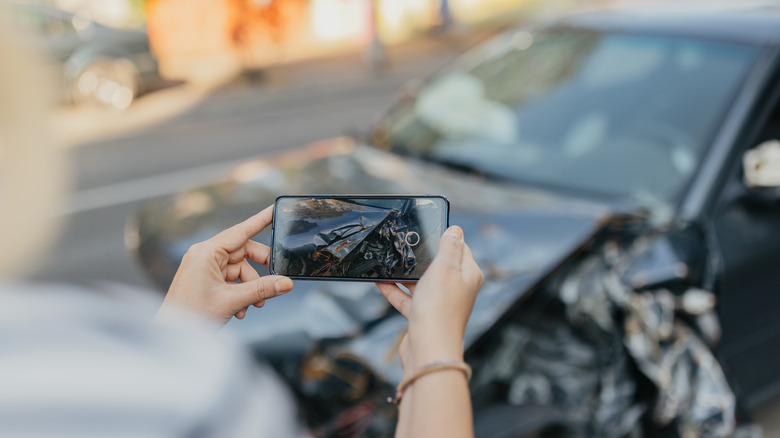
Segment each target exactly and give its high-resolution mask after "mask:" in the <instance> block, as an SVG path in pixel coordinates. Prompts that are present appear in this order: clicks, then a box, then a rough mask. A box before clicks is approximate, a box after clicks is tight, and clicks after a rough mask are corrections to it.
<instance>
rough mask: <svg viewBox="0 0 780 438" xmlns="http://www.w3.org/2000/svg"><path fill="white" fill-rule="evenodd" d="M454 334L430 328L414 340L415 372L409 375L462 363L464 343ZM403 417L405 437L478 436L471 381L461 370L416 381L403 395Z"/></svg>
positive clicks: (445, 372)
mask: <svg viewBox="0 0 780 438" xmlns="http://www.w3.org/2000/svg"><path fill="white" fill-rule="evenodd" d="M452 333H453V331H452V330H446V331H444V332H442V331H439V330H436V331H435V330H428V329H426V330H424V335H423V336H420V337H418V338H417V339H415V338H414V337H413V338H412V351H413V354H412V361H411V364H410V368H411V369H410V370H407V372H408V373H414V372H415V371H416V370H420V369H423V368H425V367H427V366H430V365H431V364H434V363H437V362H447V361H455V362H459V361H462V360H463V341H462V339H460V338H458V337H454V336H452ZM415 341H416V342H415ZM407 402H409V404H408V405H406V406H404V404H405V403H407ZM400 414H401V415H402V420H403V421H402V422H401V424H399V426H403V427H404V429H402V430H404V431H405V432H406V435H403V436H404V437H409V438H417V437H426V438H427V437H447V438H450V437H453V438H459V437H464V438H470V437H473V436H474V433H473V421H472V413H471V395H470V393H469V388H468V380H467V378H466V375H465V373H464V372H463V371H462V370H459V369H444V370H438V371H435V372H432V373H429V374H425V375H423V376H421V377H419V378H418V379H417V380H415V381H414V382H413V383H412V384H411V385H410V386H409V387H408V388H407V389H406V390H405V393H404V394H403V399H402V406H401V412H400ZM404 417H405V418H404Z"/></svg>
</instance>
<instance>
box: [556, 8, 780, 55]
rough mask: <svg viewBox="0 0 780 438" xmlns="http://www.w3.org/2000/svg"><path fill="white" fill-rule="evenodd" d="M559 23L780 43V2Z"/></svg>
mask: <svg viewBox="0 0 780 438" xmlns="http://www.w3.org/2000/svg"><path fill="white" fill-rule="evenodd" d="M557 24H558V25H563V26H568V27H577V28H586V29H592V30H597V31H630V32H632V33H653V34H663V35H675V36H687V37H693V38H702V39H714V40H722V41H728V42H734V43H746V44H754V45H776V44H780V3H778V2H777V1H775V2H768V1H748V0H745V1H733V0H732V1H730V2H702V3H700V2H696V3H692V4H687V3H684V2H682V3H681V2H676V1H669V2H668V3H662V4H653V5H643V6H628V7H617V8H612V9H602V10H595V11H589V12H582V13H578V14H574V15H571V16H568V17H566V18H563V19H561V20H559V21H558V22H557Z"/></svg>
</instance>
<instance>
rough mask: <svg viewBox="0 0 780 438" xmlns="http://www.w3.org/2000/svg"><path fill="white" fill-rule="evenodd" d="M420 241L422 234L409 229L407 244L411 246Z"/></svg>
mask: <svg viewBox="0 0 780 438" xmlns="http://www.w3.org/2000/svg"><path fill="white" fill-rule="evenodd" d="M419 243H420V235H419V234H418V233H417V232H416V231H409V232H408V233H406V244H407V245H409V246H417V245H418V244H419Z"/></svg>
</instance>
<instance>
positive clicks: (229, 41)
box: [69, 0, 573, 79]
mask: <svg viewBox="0 0 780 438" xmlns="http://www.w3.org/2000/svg"><path fill="white" fill-rule="evenodd" d="M69 1H87V0H69ZM112 1H119V0H112ZM558 1H559V2H560V1H566V2H568V3H569V4H571V3H572V2H573V0H558ZM531 3H540V0H447V1H446V2H443V1H442V0H373V3H372V0H148V1H147V2H146V19H147V27H148V31H149V36H150V39H151V42H152V46H153V48H154V50H155V52H156V54H157V56H158V58H159V60H160V65H161V69H162V71H163V72H164V73H165V74H166V75H168V76H170V77H176V78H184V79H191V78H192V76H193V75H196V76H197V75H198V74H205V75H208V74H209V70H211V69H217V68H224V67H225V66H232V67H239V68H261V67H263V66H267V65H270V64H274V63H280V62H289V61H294V60H298V59H303V58H308V57H312V56H323V55H327V54H331V53H335V52H339V51H346V50H351V49H353V50H354V49H356V48H360V47H363V46H365V45H366V44H367V43H368V42H369V41H372V40H373V41H377V40H379V41H381V42H382V44H394V43H397V42H400V41H403V40H405V39H407V38H409V37H411V36H413V35H415V34H417V33H419V32H421V31H425V30H428V29H430V28H431V27H433V26H437V25H439V24H441V23H442V19H443V17H442V15H446V14H449V15H450V18H452V19H454V20H455V21H459V22H463V23H473V22H477V21H481V20H486V19H489V18H491V17H495V16H497V15H501V14H504V13H506V12H508V11H511V10H516V9H518V8H519V7H523V6H527V5H529V4H531Z"/></svg>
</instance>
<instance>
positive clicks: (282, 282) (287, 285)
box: [274, 278, 293, 294]
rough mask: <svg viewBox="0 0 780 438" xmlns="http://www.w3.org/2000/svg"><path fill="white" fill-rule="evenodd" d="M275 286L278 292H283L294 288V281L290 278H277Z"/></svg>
mask: <svg viewBox="0 0 780 438" xmlns="http://www.w3.org/2000/svg"><path fill="white" fill-rule="evenodd" d="M274 287H275V288H276V293H280V294H283V293H285V292H289V291H290V290H292V288H293V282H292V280H290V279H289V278H280V279H279V280H276V283H274Z"/></svg>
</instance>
